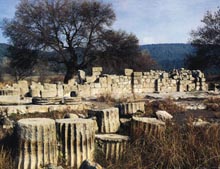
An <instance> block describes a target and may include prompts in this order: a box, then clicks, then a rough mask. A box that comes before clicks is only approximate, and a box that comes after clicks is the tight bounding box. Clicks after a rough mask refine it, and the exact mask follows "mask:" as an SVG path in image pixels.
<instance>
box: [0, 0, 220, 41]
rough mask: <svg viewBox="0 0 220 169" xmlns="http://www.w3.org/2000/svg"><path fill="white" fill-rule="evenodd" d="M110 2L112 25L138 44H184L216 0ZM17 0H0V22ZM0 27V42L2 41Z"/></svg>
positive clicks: (10, 14) (218, 3)
mask: <svg viewBox="0 0 220 169" xmlns="http://www.w3.org/2000/svg"><path fill="white" fill-rule="evenodd" d="M102 1H103V2H108V3H112V5H113V9H114V10H115V13H116V16H117V20H116V22H115V23H114V25H113V27H114V28H115V29H122V30H126V31H127V32H131V33H134V34H135V35H136V36H137V37H138V39H139V41H140V44H152V43H187V42H188V40H189V33H190V31H191V30H192V29H196V28H197V27H198V26H199V25H201V22H200V21H201V19H202V18H203V16H204V14H205V12H206V11H207V10H210V11H216V10H217V7H218V6H220V0H102ZM18 3H19V0H0V22H2V19H3V18H5V17H7V18H12V17H13V15H14V12H15V7H16V5H17V4H18ZM6 42H7V40H6V39H5V38H4V37H3V35H2V32H1V30H0V43H6Z"/></svg>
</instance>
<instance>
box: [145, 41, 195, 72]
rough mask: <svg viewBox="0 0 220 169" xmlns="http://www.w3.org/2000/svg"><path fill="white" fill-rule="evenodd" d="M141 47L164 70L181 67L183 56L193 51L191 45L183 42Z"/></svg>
mask: <svg viewBox="0 0 220 169" xmlns="http://www.w3.org/2000/svg"><path fill="white" fill-rule="evenodd" d="M141 49H142V50H144V51H147V52H148V53H149V54H150V55H151V56H152V57H153V58H154V59H155V60H156V61H157V62H158V63H159V65H160V66H161V68H162V69H164V70H171V69H174V68H181V67H183V64H184V58H185V57H186V56H187V55H188V54H191V53H193V52H194V51H195V48H194V47H193V46H192V45H190V44H184V43H173V44H151V45H142V46H141Z"/></svg>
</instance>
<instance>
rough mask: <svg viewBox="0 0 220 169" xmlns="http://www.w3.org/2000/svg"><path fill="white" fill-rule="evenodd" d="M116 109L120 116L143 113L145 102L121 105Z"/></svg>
mask: <svg viewBox="0 0 220 169" xmlns="http://www.w3.org/2000/svg"><path fill="white" fill-rule="evenodd" d="M116 107H118V108H119V113H120V116H123V115H129V114H134V113H137V111H141V112H145V102H130V103H121V104H118V105H117V106H116Z"/></svg>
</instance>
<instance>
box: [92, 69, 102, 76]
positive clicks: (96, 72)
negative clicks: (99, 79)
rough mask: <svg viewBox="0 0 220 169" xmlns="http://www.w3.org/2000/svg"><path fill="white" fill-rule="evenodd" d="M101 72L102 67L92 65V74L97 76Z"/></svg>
mask: <svg viewBox="0 0 220 169" xmlns="http://www.w3.org/2000/svg"><path fill="white" fill-rule="evenodd" d="M101 74H102V67H93V68H92V75H93V76H99V75H101Z"/></svg>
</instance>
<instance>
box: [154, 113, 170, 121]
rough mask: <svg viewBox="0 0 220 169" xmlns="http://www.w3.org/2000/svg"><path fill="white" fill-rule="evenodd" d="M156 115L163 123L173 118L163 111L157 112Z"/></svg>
mask: <svg viewBox="0 0 220 169" xmlns="http://www.w3.org/2000/svg"><path fill="white" fill-rule="evenodd" d="M155 114H156V117H157V118H158V119H159V120H162V121H166V120H171V119H172V118H173V116H172V115H171V114H169V113H168V112H166V111H163V110H158V111H156V113H155Z"/></svg>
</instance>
